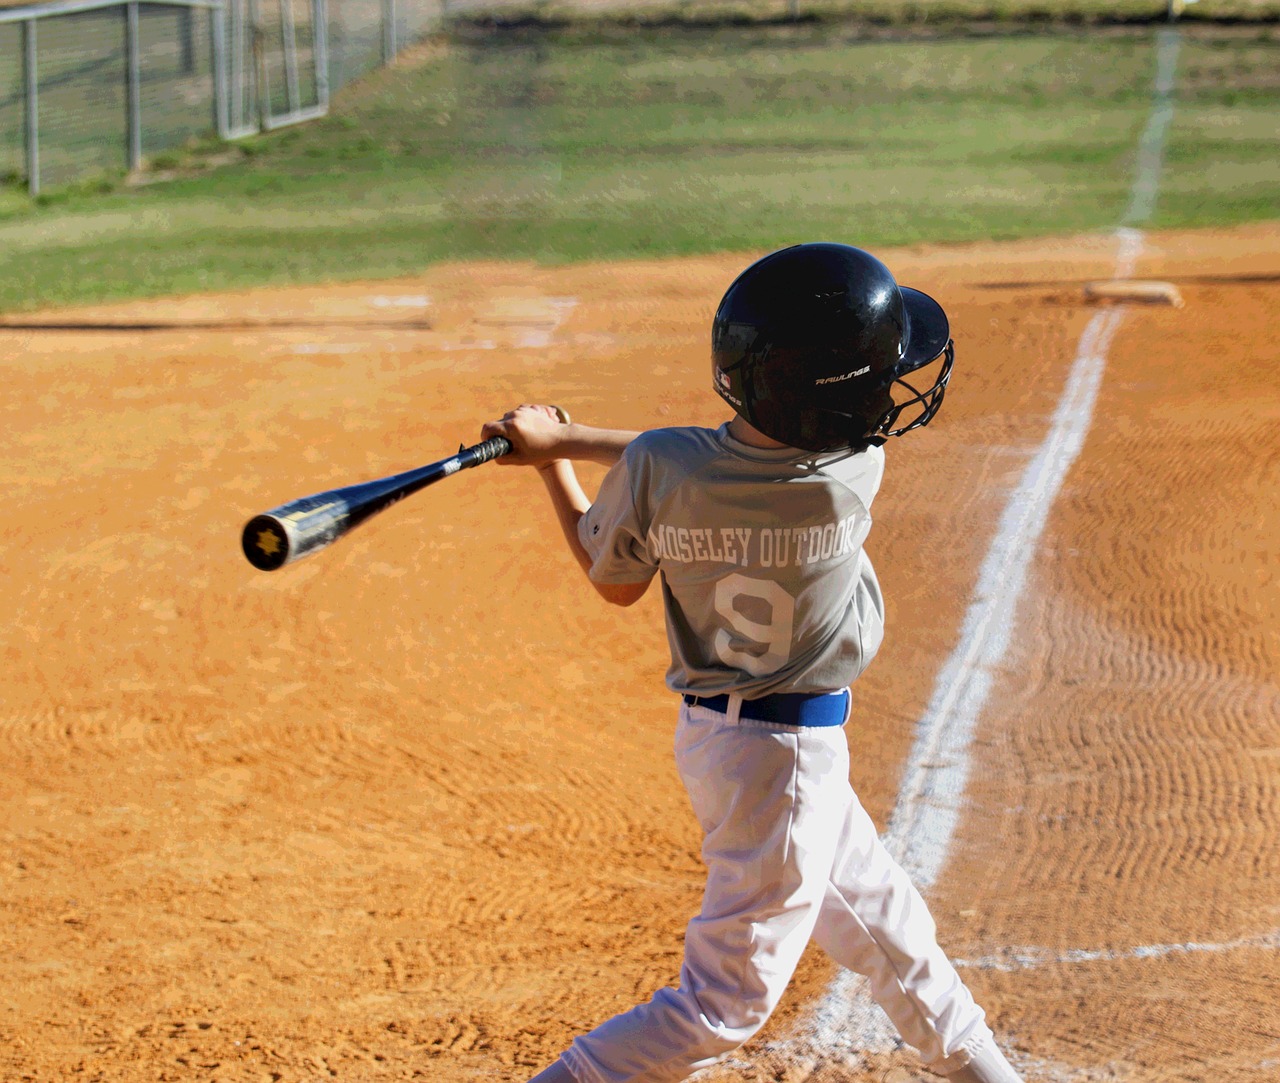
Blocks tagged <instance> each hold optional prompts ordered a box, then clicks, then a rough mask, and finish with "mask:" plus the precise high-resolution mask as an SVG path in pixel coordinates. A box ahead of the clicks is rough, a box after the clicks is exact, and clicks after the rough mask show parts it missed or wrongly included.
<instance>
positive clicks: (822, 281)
mask: <svg viewBox="0 0 1280 1083" xmlns="http://www.w3.org/2000/svg"><path fill="white" fill-rule="evenodd" d="M712 358H713V361H712V370H713V376H714V384H715V389H716V392H717V394H719V395H720V396H721V397H722V398H723V399H724V400H725V401H726V402H727V403H729V405H730V406H732V407H733V408H734V410H735V411H737V412H738V413H739V414H741V415H742V416H743V417H744V418H745V419H746V420H747V421H748V422H750V423H751V424H752V425H753V426H754V427H755V428H757V429H758V430H759V431H760V432H762V433H764V434H765V435H766V436H769V437H772V438H773V439H774V440H778V441H780V442H782V443H784V444H788V445H790V446H792V447H797V448H802V449H805V450H809V451H828V450H836V449H839V448H847V447H852V448H854V449H855V450H861V449H863V448H865V447H867V446H869V445H871V444H882V443H884V441H885V439H886V438H887V437H889V436H901V435H902V434H903V433H906V432H910V431H911V430H912V429H918V428H920V427H922V426H924V425H927V424H928V423H929V422H930V421H932V420H933V418H934V416H935V415H936V414H937V412H938V409H939V408H940V407H941V405H942V399H943V395H944V394H945V392H946V387H947V383H948V381H949V380H950V378H951V368H952V365H953V364H954V363H955V348H954V346H953V344H952V342H951V336H950V326H949V322H948V320H947V316H946V313H945V312H944V311H943V309H942V306H941V305H939V304H938V303H937V302H936V301H935V300H933V298H931V297H929V296H928V295H927V294H924V293H921V292H920V291H919V290H913V289H908V288H906V287H899V286H898V284H897V282H896V281H894V278H893V275H892V274H891V273H890V272H889V269H888V268H887V267H885V266H884V264H883V263H881V262H880V261H879V260H877V259H876V258H875V257H874V256H872V255H871V254H870V253H868V252H863V251H862V250H861V249H857V248H852V247H850V246H848V245H837V244H807V245H795V246H793V247H791V248H787V249H783V250H782V251H780V252H775V253H773V254H771V255H769V256H765V257H764V258H763V259H761V260H759V261H757V262H756V263H754V264H752V265H751V266H750V267H748V268H747V269H746V270H745V271H744V272H743V273H742V274H741V275H739V276H738V278H737V280H736V281H735V282H734V283H733V285H731V286H730V287H729V290H728V292H726V293H725V296H724V299H723V300H722V301H721V302H720V307H719V308H718V310H717V311H716V317H715V322H714V324H713V327H712ZM939 359H941V360H942V368H941V370H940V371H939V374H938V376H937V378H936V379H935V380H934V381H933V383H932V384H931V385H930V386H929V387H928V388H927V389H925V390H917V389H916V387H915V386H913V385H912V384H911V383H909V382H908V381H907V380H906V379H905V377H906V376H908V375H910V374H911V373H913V372H915V371H917V370H918V369H922V368H925V367H926V366H928V365H930V364H932V363H933V362H935V361H937V360H939ZM917 382H919V381H917ZM899 384H901V385H902V388H904V389H905V391H906V392H907V395H906V397H905V398H902V399H901V401H897V400H895V397H894V394H893V389H894V388H895V387H896V386H897V385H899Z"/></svg>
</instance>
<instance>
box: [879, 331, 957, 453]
mask: <svg viewBox="0 0 1280 1083" xmlns="http://www.w3.org/2000/svg"><path fill="white" fill-rule="evenodd" d="M934 360H937V358H935V359H934ZM955 363H956V347H955V343H954V342H952V341H951V340H950V339H947V344H946V346H944V347H943V350H942V368H941V370H940V371H939V372H938V376H937V379H935V380H934V382H933V385H932V386H931V387H929V388H928V390H926V391H917V390H916V389H915V387H914V386H912V385H911V384H909V383H907V381H906V380H904V379H903V378H902V377H901V376H899V377H898V378H897V379H896V380H894V381H893V384H894V386H895V387H896V386H897V385H898V384H901V385H902V386H903V387H905V388H906V389H907V390H908V391H909V392H911V396H910V398H906V399H903V400H902V401H901V402H897V401H896V400H895V402H894V405H893V407H892V408H891V409H889V410H887V411H885V413H884V414H883V415H881V417H880V420H879V421H877V422H876V425H875V429H874V430H873V432H872V436H873V437H878V438H880V440H881V442H883V440H884V438H885V437H889V436H901V435H902V434H903V433H907V432H910V431H911V430H912V429H922V428H924V426H926V425H927V424H929V422H930V421H932V420H933V418H934V415H935V414H937V412H938V410H939V409H940V408H941V406H942V398H943V396H944V395H945V394H946V393H947V384H948V383H949V382H950V381H951V366H952V365H954V364H955ZM921 367H924V366H921ZM917 407H918V409H916V408H917ZM912 410H915V412H914V414H912V416H911V417H910V420H908V421H907V422H906V423H905V424H901V425H899V424H898V422H899V420H900V419H901V418H902V415H903V414H904V413H907V412H908V411H912Z"/></svg>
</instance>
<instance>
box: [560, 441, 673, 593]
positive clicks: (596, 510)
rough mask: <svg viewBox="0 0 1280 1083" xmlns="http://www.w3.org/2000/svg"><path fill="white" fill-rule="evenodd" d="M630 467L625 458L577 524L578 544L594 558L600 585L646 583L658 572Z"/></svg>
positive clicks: (593, 568)
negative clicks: (642, 520)
mask: <svg viewBox="0 0 1280 1083" xmlns="http://www.w3.org/2000/svg"><path fill="white" fill-rule="evenodd" d="M634 494H635V490H634V486H633V484H632V475H631V464H630V463H629V462H628V456H623V458H621V459H620V460H619V461H618V462H617V463H615V464H614V465H613V467H612V468H611V469H610V470H609V473H608V474H606V475H605V478H604V481H603V482H601V484H600V492H599V493H597V494H596V499H595V502H594V503H593V504H592V505H591V507H590V508H588V509H587V512H586V514H585V515H583V517H582V518H581V519H580V520H579V521H578V540H579V541H581V542H582V545H583V548H585V549H586V551H587V553H588V555H589V556H590V557H591V561H592V563H591V571H590V573H589V574H590V576H591V579H592V580H594V581H595V582H597V583H647V582H648V581H649V580H650V579H652V578H653V574H654V572H656V571H657V570H658V562H657V560H656V559H655V558H654V557H653V556H651V555H650V553H649V547H648V544H647V542H646V540H645V535H646V527H645V525H644V524H643V523H641V522H640V516H639V515H638V514H637V512H636V502H635V495H634Z"/></svg>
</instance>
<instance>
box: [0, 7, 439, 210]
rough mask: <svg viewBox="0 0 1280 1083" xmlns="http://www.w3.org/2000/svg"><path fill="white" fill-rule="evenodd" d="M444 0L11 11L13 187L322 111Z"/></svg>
mask: <svg viewBox="0 0 1280 1083" xmlns="http://www.w3.org/2000/svg"><path fill="white" fill-rule="evenodd" d="M441 11H442V4H441V0H57V2H54V3H47V4H34V5H30V6H27V7H17V8H5V7H0V180H4V181H7V182H9V183H15V182H16V183H22V182H25V184H26V186H27V188H28V190H29V191H30V192H31V194H32V195H36V194H38V193H39V192H40V191H41V190H42V189H43V188H48V187H58V186H64V185H67V184H72V183H75V182H77V181H81V180H84V179H85V178H88V177H93V176H96V175H103V174H109V173H112V172H118V171H119V170H121V169H126V170H131V171H132V170H138V169H140V168H141V167H142V166H143V164H144V163H145V162H146V161H147V160H148V159H154V158H155V156H157V155H159V154H161V153H162V152H164V151H166V150H171V149H173V148H175V147H178V146H180V145H182V144H183V143H185V142H186V141H187V140H189V139H191V138H192V137H193V136H200V135H205V134H208V133H211V132H217V133H218V135H220V136H221V137H222V138H224V139H236V138H240V137H243V136H245V135H249V134H252V133H255V132H259V131H269V130H271V129H274V128H279V127H282V126H283V125H287V124H296V123H298V122H299V121H303V120H310V119H313V118H315V117H319V116H323V115H324V114H325V113H326V112H327V111H328V108H329V94H330V90H331V89H336V88H337V87H340V86H342V85H344V84H346V83H348V82H350V81H351V80H353V79H355V78H357V77H359V76H360V75H363V74H364V73H365V72H367V71H369V70H371V69H372V68H375V67H377V66H379V65H380V64H384V63H388V62H389V61H391V60H392V59H394V57H395V56H396V54H397V53H398V52H399V51H400V50H401V49H403V48H404V47H405V46H406V45H408V44H409V43H411V42H412V41H414V40H416V39H418V38H421V37H423V36H424V35H425V34H427V33H429V32H430V31H431V30H432V29H433V28H435V27H436V26H437V25H438V24H439V22H440V19H441Z"/></svg>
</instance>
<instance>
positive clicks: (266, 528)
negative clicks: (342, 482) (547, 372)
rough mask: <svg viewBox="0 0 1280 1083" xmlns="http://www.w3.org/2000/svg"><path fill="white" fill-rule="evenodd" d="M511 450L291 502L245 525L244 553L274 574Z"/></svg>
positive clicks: (498, 443) (503, 445) (483, 452)
mask: <svg viewBox="0 0 1280 1083" xmlns="http://www.w3.org/2000/svg"><path fill="white" fill-rule="evenodd" d="M556 413H557V414H558V415H559V417H560V421H561V423H562V424H568V421H569V415H568V414H567V413H565V412H564V411H563V410H561V409H560V408H559V407H558V406H557V407H556ZM510 450H511V443H510V441H508V440H507V439H506V438H505V437H502V436H494V437H492V438H490V439H488V440H485V441H483V442H481V443H479V444H473V445H472V446H471V447H460V448H459V449H458V453H457V454H456V455H451V456H450V457H449V458H447V459H441V460H440V461H439V462H434V463H428V464H427V465H426V466H419V467H417V468H416V469H413V470H406V471H405V472H404V473H402V474H392V475H391V476H390V477H385V478H379V479H377V480H376V481H366V482H362V483H360V484H357V485H347V486H345V487H343V488H341V489H330V490H328V491H327V492H323V493H314V494H312V495H311V496H304V497H301V498H299V499H298V500H291V501H289V503H287V504H281V505H280V506H279V507H278V508H272V509H271V510H270V511H266V512H263V513H262V514H261V515H255V516H254V517H253V518H252V519H250V520H249V521H248V522H247V523H245V526H244V532H243V533H242V534H241V536H240V547H241V549H243V550H244V555H245V557H246V558H247V559H248V561H249V563H250V564H252V565H253V566H254V567H255V568H259V569H261V570H262V571H264V572H273V571H275V570H276V569H277V568H283V567H284V566H285V565H286V564H292V563H293V562H294V561H295V560H301V559H302V558H303V557H305V556H307V555H308V554H310V553H314V552H316V551H318V550H320V549H323V548H324V547H325V546H327V545H332V544H333V543H334V542H335V541H337V540H338V539H339V538H340V537H342V536H343V535H344V534H346V533H347V532H348V531H349V530H351V529H353V528H354V527H357V526H359V525H360V524H361V523H363V522H364V521H365V520H366V519H368V518H369V517H370V516H373V515H377V514H378V512H380V511H385V510H386V509H387V508H389V507H391V505H392V504H395V503H397V502H398V501H401V500H403V499H404V498H405V497H406V496H409V495H411V494H412V493H416V492H418V491H419V490H420V489H425V488H426V487H427V486H428V485H434V484H435V483H436V482H437V481H442V480H444V479H445V478H448V477H452V476H453V475H454V474H456V473H458V471H459V470H466V469H467V468H469V467H472V466H479V465H481V464H482V463H487V462H489V460H491V459H496V458H498V457H499V456H501V455H506V454H507V453H508V452H509V451H510Z"/></svg>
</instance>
